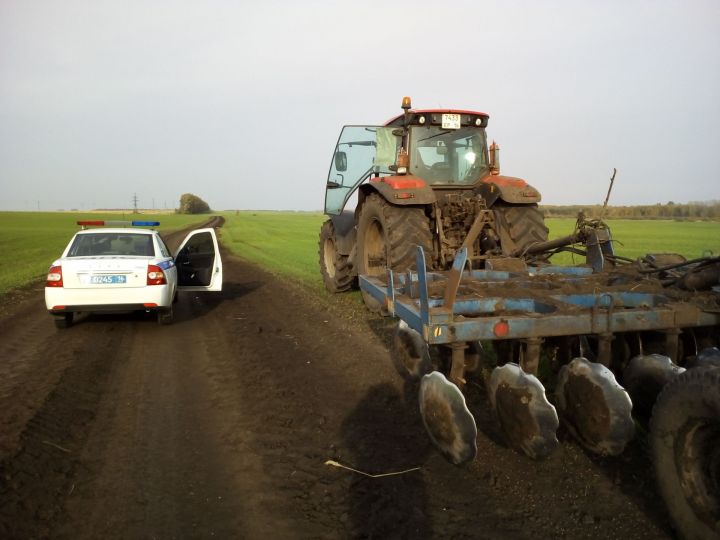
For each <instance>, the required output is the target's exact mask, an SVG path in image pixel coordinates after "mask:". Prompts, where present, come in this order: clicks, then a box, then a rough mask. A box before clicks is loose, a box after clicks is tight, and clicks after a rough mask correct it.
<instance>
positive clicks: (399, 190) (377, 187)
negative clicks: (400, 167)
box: [359, 174, 437, 206]
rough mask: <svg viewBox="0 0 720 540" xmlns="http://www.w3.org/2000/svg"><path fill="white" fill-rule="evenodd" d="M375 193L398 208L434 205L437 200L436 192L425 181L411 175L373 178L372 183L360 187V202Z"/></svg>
mask: <svg viewBox="0 0 720 540" xmlns="http://www.w3.org/2000/svg"><path fill="white" fill-rule="evenodd" d="M373 191H374V192H377V193H379V194H380V195H381V196H382V198H383V199H385V200H386V201H387V202H389V203H390V204H394V205H396V206H417V205H422V204H433V203H434V202H435V201H436V200H437V198H436V197H435V192H434V191H433V190H432V188H431V187H430V186H428V185H427V183H426V182H425V180H423V179H422V178H419V177H417V176H413V175H411V174H408V175H403V176H379V177H377V178H371V179H370V182H368V183H367V184H363V185H362V186H360V198H361V200H360V201H359V202H362V200H363V199H364V198H365V197H366V196H368V195H369V194H370V193H372V192H373Z"/></svg>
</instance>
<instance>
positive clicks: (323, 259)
mask: <svg viewBox="0 0 720 540" xmlns="http://www.w3.org/2000/svg"><path fill="white" fill-rule="evenodd" d="M318 254H319V256H320V273H321V274H322V278H323V283H325V288H326V289H327V290H328V291H330V292H331V293H337V292H344V291H349V290H350V289H352V287H353V285H354V283H355V278H354V276H353V275H352V272H351V268H350V261H349V260H348V256H347V255H342V254H340V253H339V252H338V250H337V238H336V235H335V226H334V225H333V222H332V220H330V219H328V220H327V221H326V222H325V223H323V224H322V227H321V228H320V242H319V251H318Z"/></svg>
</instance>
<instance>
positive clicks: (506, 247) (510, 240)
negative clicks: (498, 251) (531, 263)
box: [493, 203, 548, 257]
mask: <svg viewBox="0 0 720 540" xmlns="http://www.w3.org/2000/svg"><path fill="white" fill-rule="evenodd" d="M493 210H495V221H496V223H497V228H498V231H497V232H498V234H499V236H500V246H501V247H502V251H503V253H504V254H506V255H509V254H512V253H514V254H516V256H517V255H518V254H519V256H521V257H522V255H523V254H524V252H525V250H527V248H529V247H530V246H531V245H533V244H537V243H538V242H545V241H547V239H548V228H547V227H546V226H545V218H544V216H543V213H542V212H541V211H540V209H539V208H538V205H537V204H508V203H498V204H496V205H495V206H494V207H493Z"/></svg>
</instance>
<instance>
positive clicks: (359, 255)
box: [320, 97, 548, 311]
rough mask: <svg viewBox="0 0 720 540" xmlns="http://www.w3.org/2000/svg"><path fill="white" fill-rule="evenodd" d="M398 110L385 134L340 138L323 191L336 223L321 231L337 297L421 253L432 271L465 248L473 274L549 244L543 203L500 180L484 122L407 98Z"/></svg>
mask: <svg viewBox="0 0 720 540" xmlns="http://www.w3.org/2000/svg"><path fill="white" fill-rule="evenodd" d="M402 108H403V110H404V112H403V114H400V115H399V116H396V117H394V118H392V119H391V120H390V121H388V122H387V123H386V124H385V125H383V126H369V125H365V126H345V127H344V128H343V130H342V132H341V133H340V138H339V139H338V142H337V146H336V147H335V153H334V156H333V159H332V162H331V165H330V173H329V175H328V180H327V188H326V191H325V213H326V214H327V215H329V216H330V219H328V220H327V221H326V222H325V223H323V225H322V228H321V230H320V269H321V272H322V276H323V281H324V282H325V286H326V287H327V289H328V290H329V291H331V292H341V291H346V290H349V289H351V288H353V287H355V286H356V284H357V276H358V274H364V275H368V276H378V275H384V274H385V272H386V269H388V268H390V269H392V270H397V271H405V270H408V269H412V268H414V267H415V253H416V246H421V247H422V248H423V249H424V251H425V253H426V257H427V264H428V266H430V267H431V268H432V269H436V270H444V269H447V268H449V267H450V265H451V264H452V261H453V258H454V257H455V253H456V251H457V250H458V249H460V248H461V247H467V248H468V259H469V261H470V263H471V265H472V267H473V268H493V267H494V268H499V267H500V266H501V265H503V268H506V267H507V265H508V264H512V262H510V263H509V262H508V261H513V260H518V259H524V258H526V257H527V256H529V255H528V248H530V247H531V246H532V245H534V244H538V243H543V242H545V241H547V236H548V229H547V227H546V226H545V224H544V219H543V215H542V213H541V212H540V210H539V209H538V205H537V203H538V202H539V201H540V193H539V192H538V191H537V190H536V189H535V188H533V187H532V186H530V185H528V184H527V183H526V182H525V181H524V180H521V179H520V178H512V177H509V176H501V175H500V162H499V148H498V146H497V145H496V144H495V143H493V144H492V145H490V146H489V147H488V144H487V136H486V133H485V128H486V127H487V123H488V118H489V116H488V115H487V114H486V113H482V112H475V111H464V110H452V109H423V110H413V109H412V108H411V105H410V98H407V97H406V98H403V101H402ZM356 193H357V203H356V204H355V208H354V209H352V208H348V207H352V205H353V204H352V202H351V203H350V204H348V202H349V201H350V199H351V197H353V195H355V194H356ZM501 261H503V262H501ZM363 298H364V300H365V303H366V305H367V306H368V307H369V308H370V309H372V310H374V311H379V310H380V309H381V307H382V306H380V305H379V303H378V302H377V301H376V300H374V299H373V298H372V297H370V296H369V295H367V294H366V293H365V292H363Z"/></svg>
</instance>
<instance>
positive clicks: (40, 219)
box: [0, 212, 204, 294]
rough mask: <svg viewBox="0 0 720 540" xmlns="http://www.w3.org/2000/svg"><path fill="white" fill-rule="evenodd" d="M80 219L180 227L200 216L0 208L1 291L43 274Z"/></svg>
mask: <svg viewBox="0 0 720 540" xmlns="http://www.w3.org/2000/svg"><path fill="white" fill-rule="evenodd" d="M81 219H94V220H100V219H109V220H110V219H111V220H132V219H142V220H151V221H159V222H160V224H161V225H160V227H158V228H159V229H160V230H171V229H180V228H183V227H185V226H187V225H190V224H191V223H198V222H199V221H201V220H203V219H204V217H203V216H191V215H181V214H160V215H153V214H140V215H138V214H118V213H112V214H111V213H108V214H101V213H72V212H0V253H4V254H5V257H4V264H3V265H2V266H1V267H0V294H2V293H5V292H7V291H8V290H10V289H14V288H16V287H19V286H21V285H24V284H26V283H28V282H30V281H32V280H34V279H37V278H39V277H42V276H44V275H45V273H46V272H47V270H48V268H49V267H50V263H52V262H53V260H55V259H56V258H58V257H59V256H60V255H61V254H62V252H63V250H64V249H65V246H67V244H68V242H69V241H70V238H72V235H73V234H74V233H75V231H77V230H78V229H79V227H78V226H77V225H76V224H75V222H76V221H77V220H81Z"/></svg>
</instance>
